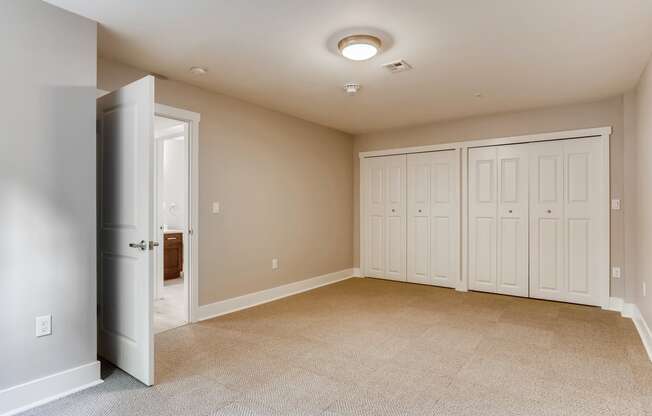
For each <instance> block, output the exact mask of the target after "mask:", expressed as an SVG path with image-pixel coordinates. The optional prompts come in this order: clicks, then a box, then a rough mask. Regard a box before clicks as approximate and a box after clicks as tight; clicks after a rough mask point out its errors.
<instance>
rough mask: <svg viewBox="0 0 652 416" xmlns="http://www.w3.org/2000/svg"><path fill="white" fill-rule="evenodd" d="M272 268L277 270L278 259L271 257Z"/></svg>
mask: <svg viewBox="0 0 652 416" xmlns="http://www.w3.org/2000/svg"><path fill="white" fill-rule="evenodd" d="M272 270H278V259H272Z"/></svg>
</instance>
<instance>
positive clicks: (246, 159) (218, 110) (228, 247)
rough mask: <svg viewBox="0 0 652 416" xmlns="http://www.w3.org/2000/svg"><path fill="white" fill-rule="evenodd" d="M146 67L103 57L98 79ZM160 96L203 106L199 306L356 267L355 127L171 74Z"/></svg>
mask: <svg viewBox="0 0 652 416" xmlns="http://www.w3.org/2000/svg"><path fill="white" fill-rule="evenodd" d="M143 75H144V72H142V71H140V70H137V69H134V68H129V67H127V66H124V65H122V64H118V63H115V62H109V61H106V60H102V59H100V61H99V63H98V88H101V89H105V90H113V89H116V88H119V87H120V86H122V85H125V84H127V83H129V82H131V81H134V80H136V79H138V78H140V77H142V76H143ZM156 101H157V102H158V103H161V104H166V105H170V106H174V107H179V108H183V109H186V110H190V111H195V112H198V113H200V114H201V123H200V131H199V136H200V138H199V143H200V145H199V147H200V150H199V152H200V155H199V207H200V214H199V243H200V247H199V259H200V260H199V277H200V279H199V303H200V305H205V304H209V303H212V302H216V301H219V300H223V299H227V298H232V297H235V296H239V295H243V294H247V293H251V292H255V291H259V290H263V289H268V288H271V287H275V286H279V285H283V284H287V283H291V282H295V281H298V280H303V279H307V278H311V277H315V276H319V275H322V274H326V273H330V272H335V271H339V270H343V269H347V268H351V267H352V252H353V247H352V241H351V235H352V233H353V229H352V226H353V209H352V204H353V201H352V198H353V188H352V184H353V182H352V164H351V154H352V152H353V148H352V137H351V136H349V135H347V134H344V133H340V132H337V131H335V130H332V129H328V128H325V127H321V126H318V125H315V124H312V123H309V122H305V121H302V120H299V119H297V118H294V117H290V116H286V115H283V114H280V113H278V112H274V111H270V110H266V109H263V108H261V107H258V106H255V105H252V104H248V103H245V102H242V101H239V100H236V99H233V98H229V97H226V96H224V95H219V94H216V93H212V92H208V91H205V90H202V89H199V88H196V87H193V86H190V85H187V84H183V83H179V82H174V81H163V80H157V81H156ZM212 201H219V202H220V207H221V211H222V212H221V213H220V214H218V215H213V214H212V213H211V204H212ZM273 257H277V258H278V259H279V265H280V269H279V270H278V271H272V269H271V260H272V258H273Z"/></svg>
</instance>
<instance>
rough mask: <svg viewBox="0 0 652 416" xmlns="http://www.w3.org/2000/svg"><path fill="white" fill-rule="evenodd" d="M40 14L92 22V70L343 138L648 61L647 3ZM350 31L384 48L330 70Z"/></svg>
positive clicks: (609, 91)
mask: <svg viewBox="0 0 652 416" xmlns="http://www.w3.org/2000/svg"><path fill="white" fill-rule="evenodd" d="M49 2H50V3H52V4H55V5H58V6H61V7H63V8H66V9H69V10H71V11H73V12H75V13H78V14H81V15H83V16H86V17H89V18H91V19H94V20H97V21H98V22H100V24H101V28H100V40H99V45H100V55H101V56H103V57H105V58H108V59H113V60H117V61H121V62H124V63H128V64H130V65H133V66H136V67H139V68H142V69H145V70H148V71H152V72H157V73H161V74H163V75H165V76H168V77H169V78H172V79H177V80H181V81H184V82H187V83H190V84H194V85H197V86H201V87H204V88H206V89H210V90H213V91H217V92H220V93H224V94H228V95H231V96H235V97H238V98H241V99H243V100H246V101H249V102H253V103H257V104H260V105H263V106H265V107H268V108H272V109H275V110H279V111H282V112H285V113H288V114H292V115H294V116H297V117H300V118H303V119H306V120H310V121H314V122H317V123H320V124H323V125H327V126H331V127H334V128H337V129H340V130H343V131H346V132H351V133H360V132H365V131H370V130H377V129H384V128H389V127H397V126H402V125H409V124H416V123H425V122H429V121H436V120H442V119H451V118H458V117H463V116H469V115H474V114H485V113H495V112H499V111H508V110H516V109H525V108H533V107H542V106H548V105H555V104H562V103H568V102H577V101H584V100H591V99H596V98H601V97H605V96H609V95H614V94H618V93H621V92H623V91H625V90H626V89H628V88H631V87H632V86H633V85H634V84H635V83H636V81H637V79H638V77H639V75H640V73H641V71H642V69H643V67H644V65H645V63H646V61H647V60H648V58H649V57H650V53H651V51H652V1H650V0H493V1H486V0H403V1H400V0H375V1H374V0H355V1H352V0H328V1H326V0H250V1H233V0H221V1H217V0H186V1H183V2H180V1H178V0H130V1H128V2H127V1H120V0H95V1H88V0H49ZM360 27H366V28H371V29H376V30H379V31H381V33H383V34H384V36H386V38H387V40H388V41H389V43H391V46H390V48H389V49H388V50H386V51H384V52H383V53H382V54H380V55H378V56H377V57H375V58H373V59H372V60H370V61H366V62H351V61H347V60H346V59H344V58H342V57H340V56H338V55H337V54H336V53H335V51H334V50H333V49H334V46H333V45H334V43H335V42H336V41H337V40H338V36H337V35H338V34H342V33H345V32H347V30H348V29H355V28H360ZM353 31H354V32H355V30H353ZM401 58H403V59H405V60H407V61H408V62H409V63H410V64H411V65H413V66H414V69H413V70H412V71H410V72H404V73H399V74H390V73H388V72H387V71H386V70H384V69H383V68H381V67H380V65H381V64H383V63H387V62H389V61H393V60H396V59H401ZM193 65H197V66H203V67H206V68H207V69H208V70H209V73H208V74H207V75H205V76H195V75H192V74H190V73H189V72H188V68H189V67H190V66H193ZM350 81H356V82H359V83H361V84H362V90H361V91H360V93H359V94H358V95H357V96H355V97H348V96H346V95H345V94H344V93H343V91H342V89H341V87H342V85H344V84H345V83H346V82H350ZM476 92H480V93H482V94H483V98H476V97H475V96H474V94H475V93H476Z"/></svg>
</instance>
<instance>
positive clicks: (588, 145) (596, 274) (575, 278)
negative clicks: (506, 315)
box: [468, 137, 608, 305]
mask: <svg viewBox="0 0 652 416" xmlns="http://www.w3.org/2000/svg"><path fill="white" fill-rule="evenodd" d="M468 154H469V194H468V195H469V199H468V201H469V240H468V243H469V244H468V249H469V259H468V267H469V289H471V290H480V291H486V292H494V293H503V294H509V295H517V296H530V297H534V298H540V299H549V300H557V301H565V302H573V303H582V304H587V305H600V304H601V302H600V295H601V292H600V290H601V288H600V280H601V279H602V278H603V277H604V273H601V272H600V265H601V262H600V261H597V260H598V259H599V258H600V257H601V256H602V255H608V254H606V253H605V252H604V246H603V245H604V244H605V241H606V239H607V238H608V237H607V236H605V235H603V232H602V230H603V229H604V228H603V227H602V226H601V222H602V221H604V220H605V219H603V218H602V216H601V211H600V208H599V207H600V205H601V204H602V203H603V201H606V200H607V197H606V196H605V195H603V191H602V188H601V186H600V185H601V183H600V181H601V180H602V178H604V175H603V169H605V167H604V166H603V165H602V161H603V157H602V142H601V139H600V138H599V137H597V138H585V139H571V140H558V141H550V142H537V143H527V144H518V145H505V146H495V147H484V148H472V149H469V153H468Z"/></svg>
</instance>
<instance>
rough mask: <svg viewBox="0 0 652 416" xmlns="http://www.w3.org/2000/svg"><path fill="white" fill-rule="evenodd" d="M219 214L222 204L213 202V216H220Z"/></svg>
mask: <svg viewBox="0 0 652 416" xmlns="http://www.w3.org/2000/svg"><path fill="white" fill-rule="evenodd" d="M219 213H220V203H219V202H213V214H219Z"/></svg>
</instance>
